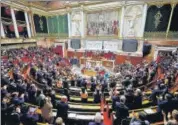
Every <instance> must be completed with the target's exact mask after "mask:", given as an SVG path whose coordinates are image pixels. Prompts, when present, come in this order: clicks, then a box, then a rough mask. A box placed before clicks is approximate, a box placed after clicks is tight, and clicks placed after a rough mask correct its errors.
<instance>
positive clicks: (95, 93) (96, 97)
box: [93, 89, 101, 103]
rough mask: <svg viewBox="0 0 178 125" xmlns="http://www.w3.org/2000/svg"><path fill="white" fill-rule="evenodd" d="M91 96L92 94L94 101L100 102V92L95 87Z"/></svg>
mask: <svg viewBox="0 0 178 125" xmlns="http://www.w3.org/2000/svg"><path fill="white" fill-rule="evenodd" d="M93 96H94V103H100V102H101V92H100V90H98V89H96V90H95V92H94V94H93Z"/></svg>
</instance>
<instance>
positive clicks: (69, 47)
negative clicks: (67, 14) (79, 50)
mask: <svg viewBox="0 0 178 125" xmlns="http://www.w3.org/2000/svg"><path fill="white" fill-rule="evenodd" d="M67 43H68V49H69V50H71V49H72V48H71V46H70V43H71V42H70V39H68V42H67Z"/></svg>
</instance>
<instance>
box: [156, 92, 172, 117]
mask: <svg viewBox="0 0 178 125" xmlns="http://www.w3.org/2000/svg"><path fill="white" fill-rule="evenodd" d="M173 105H174V103H173V100H172V96H171V95H170V94H166V95H165V100H158V112H161V111H164V112H165V114H166V118H167V119H168V117H167V116H168V113H170V112H172V111H173V109H174V106H173Z"/></svg>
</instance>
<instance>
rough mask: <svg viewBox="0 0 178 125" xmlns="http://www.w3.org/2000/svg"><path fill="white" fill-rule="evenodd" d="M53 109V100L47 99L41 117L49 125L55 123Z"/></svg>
mask: <svg viewBox="0 0 178 125" xmlns="http://www.w3.org/2000/svg"><path fill="white" fill-rule="evenodd" d="M52 109H53V105H52V103H51V98H50V97H47V98H45V103H44V105H43V107H42V108H41V116H42V117H43V119H44V120H45V121H46V122H48V123H52V122H53V111H52Z"/></svg>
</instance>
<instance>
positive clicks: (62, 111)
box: [56, 102, 69, 119]
mask: <svg viewBox="0 0 178 125" xmlns="http://www.w3.org/2000/svg"><path fill="white" fill-rule="evenodd" d="M56 108H57V117H61V118H63V119H66V118H67V115H68V113H67V112H68V109H69V106H68V104H67V103H64V102H58V103H57V107H56Z"/></svg>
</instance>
